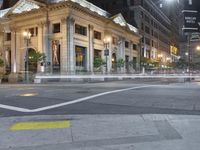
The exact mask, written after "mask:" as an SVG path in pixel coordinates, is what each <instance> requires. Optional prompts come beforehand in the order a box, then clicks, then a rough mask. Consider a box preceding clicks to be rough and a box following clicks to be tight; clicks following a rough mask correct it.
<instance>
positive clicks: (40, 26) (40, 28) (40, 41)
mask: <svg viewBox="0 0 200 150" xmlns="http://www.w3.org/2000/svg"><path fill="white" fill-rule="evenodd" d="M43 25H44V24H43V23H39V24H38V51H39V52H41V53H45V51H44V49H43Z"/></svg>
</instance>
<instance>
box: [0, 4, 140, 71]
mask: <svg viewBox="0 0 200 150" xmlns="http://www.w3.org/2000/svg"><path fill="white" fill-rule="evenodd" d="M0 24H1V25H0V31H1V32H0V40H1V42H0V51H1V53H2V57H3V59H4V60H5V62H6V67H5V70H6V71H7V72H10V73H18V72H21V71H24V70H26V66H27V65H26V58H27V57H26V55H27V51H28V59H29V61H28V62H29V63H28V65H29V67H28V71H32V72H41V66H42V65H43V64H40V63H35V64H34V63H33V62H32V61H31V58H32V55H33V54H34V53H36V52H41V53H44V54H45V55H46V65H45V66H46V67H45V71H47V72H50V73H61V74H66V73H69V74H75V73H77V72H89V73H93V71H94V65H93V63H94V59H95V58H97V57H99V58H102V59H104V60H106V57H107V72H108V73H112V72H117V68H116V62H117V60H119V59H123V60H125V61H126V63H127V64H128V63H129V61H132V60H134V59H137V57H138V49H137V45H138V44H139V40H140V38H141V36H140V35H139V32H138V30H137V28H135V27H134V26H132V25H130V24H128V23H127V22H126V21H125V19H124V18H123V16H122V15H121V14H117V15H115V16H111V15H110V14H109V13H108V12H106V11H104V10H102V9H100V8H99V7H97V6H95V5H93V4H91V3H89V2H87V1H85V0H51V1H48V2H46V1H40V2H39V1H36V0H35V1H34V0H19V1H18V2H17V3H16V4H14V6H12V7H10V8H6V9H3V10H0ZM24 32H26V33H30V38H29V37H28V36H25V35H24V34H23V33H24ZM107 39H109V40H107ZM105 49H108V50H109V54H108V56H105V55H104V53H105V52H104V51H105ZM125 66H126V65H125ZM126 71H128V67H124V68H123V72H126Z"/></svg>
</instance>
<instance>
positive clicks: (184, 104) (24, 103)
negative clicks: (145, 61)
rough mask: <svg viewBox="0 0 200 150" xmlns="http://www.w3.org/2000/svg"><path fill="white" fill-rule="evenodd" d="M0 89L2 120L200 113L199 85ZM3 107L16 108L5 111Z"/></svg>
mask: <svg viewBox="0 0 200 150" xmlns="http://www.w3.org/2000/svg"><path fill="white" fill-rule="evenodd" d="M0 88H1V91H0V104H1V105H0V116H2V117H3V116H13V115H14V116H16V115H17V116H20V115H36V114H37V115H38V114H39V115H60V114H194V115H195V114H200V112H199V110H200V101H199V89H200V84H197V83H191V84H190V83H185V84H183V83H177V84H165V83H162V84H160V83H159V82H158V83H153V84H151V83H147V84H140V83H135V82H133V81H118V82H105V83H85V84H76V83H74V84H73V83H68V84H60V85H59V84H58V85H57V84H49V85H34V86H27V85H16V86H2V87H0ZM116 90H119V91H116ZM99 94H100V95H99ZM91 96H92V97H91ZM82 98H83V100H80V101H79V99H82ZM71 102H72V104H71ZM2 105H6V106H14V107H17V108H14V109H12V108H6V109H4V107H3V106H2ZM56 105H58V106H56ZM18 108H19V109H20V108H22V109H25V110H18ZM31 110H33V111H31ZM26 111H27V112H26Z"/></svg>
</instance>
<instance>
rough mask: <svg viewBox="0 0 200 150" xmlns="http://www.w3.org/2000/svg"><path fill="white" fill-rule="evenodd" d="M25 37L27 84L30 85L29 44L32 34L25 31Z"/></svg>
mask: <svg viewBox="0 0 200 150" xmlns="http://www.w3.org/2000/svg"><path fill="white" fill-rule="evenodd" d="M23 36H24V39H25V41H26V57H25V61H26V63H25V71H26V72H25V74H26V82H27V84H28V83H29V72H28V70H29V66H28V63H29V53H28V46H29V42H30V38H31V33H30V32H27V31H25V32H24V33H23Z"/></svg>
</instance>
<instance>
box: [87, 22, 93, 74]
mask: <svg viewBox="0 0 200 150" xmlns="http://www.w3.org/2000/svg"><path fill="white" fill-rule="evenodd" d="M88 29H89V49H88V55H87V56H88V59H87V60H88V63H87V64H88V71H90V72H91V73H93V68H94V65H93V63H94V27H93V26H92V25H89V26H88Z"/></svg>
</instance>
